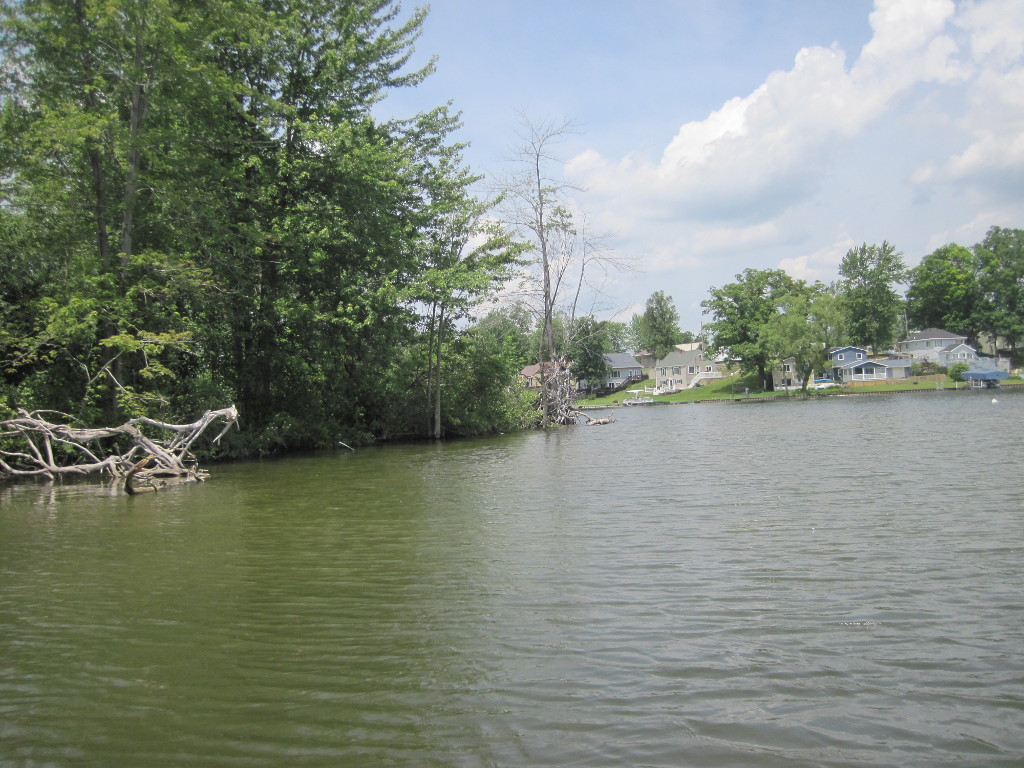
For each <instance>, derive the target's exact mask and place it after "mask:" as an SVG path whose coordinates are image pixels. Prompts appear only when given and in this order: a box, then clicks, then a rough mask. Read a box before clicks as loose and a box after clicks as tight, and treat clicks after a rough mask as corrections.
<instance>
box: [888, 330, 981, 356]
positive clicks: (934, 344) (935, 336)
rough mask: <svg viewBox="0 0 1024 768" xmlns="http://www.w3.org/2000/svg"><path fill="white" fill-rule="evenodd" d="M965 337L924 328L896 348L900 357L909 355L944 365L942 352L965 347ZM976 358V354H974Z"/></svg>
mask: <svg viewBox="0 0 1024 768" xmlns="http://www.w3.org/2000/svg"><path fill="white" fill-rule="evenodd" d="M966 344H967V337H966V336H964V335H963V334H960V333H950V332H949V331H944V330H942V329H941V328H925V329H924V330H923V331H915V332H914V333H912V334H910V335H909V336H908V337H907V338H905V339H904V340H903V341H901V342H899V343H898V344H897V345H896V346H897V348H898V349H899V351H900V354H902V355H910V356H911V357H913V358H914V359H915V360H918V361H924V360H929V361H931V362H933V363H939V364H940V365H945V361H944V360H943V359H942V358H943V357H944V354H943V350H952V349H954V348H956V347H958V346H960V345H964V346H966ZM972 351H973V350H972ZM975 356H977V352H975Z"/></svg>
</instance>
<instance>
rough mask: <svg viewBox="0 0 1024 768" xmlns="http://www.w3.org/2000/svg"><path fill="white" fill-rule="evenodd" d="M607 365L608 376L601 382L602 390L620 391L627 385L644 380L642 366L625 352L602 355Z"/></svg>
mask: <svg viewBox="0 0 1024 768" xmlns="http://www.w3.org/2000/svg"><path fill="white" fill-rule="evenodd" d="M604 361H605V363H607V365H608V375H607V376H605V380H604V381H603V382H601V385H602V386H603V388H604V389H612V390H616V389H622V388H623V387H624V386H626V385H627V384H635V383H636V382H638V381H642V380H643V378H644V370H643V366H642V365H640V363H639V361H638V360H637V359H636V358H635V357H634V356H633V355H630V354H628V353H626V352H610V353H609V354H607V355H604Z"/></svg>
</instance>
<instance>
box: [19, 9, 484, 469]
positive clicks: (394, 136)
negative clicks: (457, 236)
mask: <svg viewBox="0 0 1024 768" xmlns="http://www.w3.org/2000/svg"><path fill="white" fill-rule="evenodd" d="M2 14H3V15H2V25H3V26H2V30H0V32H2V46H3V55H4V61H5V65H6V70H5V71H6V74H7V75H8V77H7V88H6V90H5V91H4V92H3V112H2V118H0V119H2V123H0V131H2V135H3V139H4V141H3V142H0V196H2V198H0V202H2V205H0V230H2V234H3V235H4V238H3V242H0V255H2V256H3V257H4V258H5V264H23V265H24V266H25V267H26V268H25V269H23V270H19V273H18V274H16V275H12V274H10V273H8V272H6V270H3V271H2V272H5V274H2V275H0V320H2V321H3V331H2V332H0V356H2V364H3V369H2V370H3V384H2V386H3V394H4V396H5V397H6V398H7V399H8V400H9V401H10V402H12V403H17V404H19V405H27V406H28V405H32V406H42V407H58V408H61V409H62V410H68V411H74V412H76V413H78V414H79V415H82V416H86V417H89V416H97V415H99V414H98V409H99V408H101V407H102V408H106V409H107V410H108V413H109V411H110V409H111V408H112V404H113V403H114V400H113V398H112V397H111V395H112V393H115V392H116V394H117V396H118V399H117V401H116V403H117V406H118V407H119V408H120V409H122V410H129V411H133V412H135V411H138V410H140V409H142V410H150V409H153V408H166V409H169V410H170V411H172V412H173V411H175V409H177V411H178V412H181V411H182V410H187V411H189V412H190V413H191V412H192V411H193V410H194V409H195V408H196V406H197V404H198V403H202V402H204V401H208V400H210V399H214V400H218V401H220V402H217V403H216V405H218V406H221V405H223V404H224V400H228V401H229V402H234V403H236V404H237V405H238V406H239V410H240V411H241V413H242V416H243V423H244V424H245V426H246V431H245V432H244V433H242V434H240V435H237V436H236V435H234V434H233V435H230V436H229V438H228V439H230V440H232V441H234V446H235V448H236V449H238V450H240V451H266V450H277V449H287V448H290V447H303V446H317V445H330V444H334V443H335V442H336V440H337V439H338V438H339V437H341V438H343V439H346V440H350V439H359V438H361V437H366V438H368V437H370V436H372V435H375V434H395V433H398V432H401V431H402V430H403V429H405V426H404V425H401V424H398V423H397V422H396V416H395V414H405V415H409V414H408V413H407V412H406V411H405V410H404V407H403V406H404V403H405V400H406V399H407V396H408V391H407V389H406V390H403V389H402V387H401V386H399V384H400V383H401V382H407V381H408V379H409V378H410V377H409V370H408V368H407V367H405V366H404V363H405V362H409V361H412V362H415V361H416V360H417V357H416V352H417V344H418V342H419V337H418V335H417V333H416V329H417V320H418V317H417V311H416V310H417V309H418V307H419V305H416V304H415V303H413V302H411V301H410V296H412V295H413V294H416V292H417V291H420V289H421V288H422V287H423V286H427V285H430V286H433V289H436V291H435V292H433V293H429V292H428V293H427V294H424V293H422V292H420V293H419V296H420V297H421V298H422V299H423V300H424V301H426V302H427V304H425V305H423V306H430V307H434V309H439V307H440V306H441V304H440V303H439V302H442V303H443V301H444V300H443V299H442V298H441V296H442V294H441V293H440V292H437V291H440V290H441V289H450V291H451V292H450V293H449V303H448V304H447V306H446V308H445V310H444V312H443V313H441V312H438V313H437V314H435V315H433V317H434V320H435V322H434V324H433V325H432V327H433V328H434V330H435V334H434V336H433V337H432V338H433V341H432V342H427V343H425V344H424V346H425V347H427V348H428V350H429V351H430V354H427V355H423V359H424V360H426V359H427V358H428V357H429V358H430V359H432V360H434V368H433V369H432V370H433V371H434V372H436V370H437V365H436V361H437V359H438V358H437V355H438V353H439V351H440V350H442V349H444V348H445V347H444V338H443V334H439V333H436V331H439V330H442V329H444V330H446V331H448V332H450V331H451V325H450V324H448V320H447V319H446V317H447V318H449V319H450V318H451V317H453V315H455V314H460V313H462V312H463V310H462V309H461V308H456V307H455V305H456V304H459V306H460V307H461V306H462V305H463V303H465V302H468V301H470V299H469V298H468V296H470V295H477V294H479V292H480V291H483V290H485V289H484V288H483V287H482V286H481V285H480V284H479V283H476V282H474V281H475V280H476V279H477V278H480V277H481V275H482V274H487V273H488V269H490V268H491V267H494V268H495V269H497V264H495V263H494V262H493V261H491V259H490V256H485V255H484V253H483V252H479V253H475V252H474V250H473V248H470V249H468V250H467V249H463V250H462V252H461V253H462V257H463V258H462V260H463V261H466V260H467V259H468V260H469V261H470V262H471V264H472V267H471V268H468V267H467V265H466V264H463V266H462V267H459V266H458V265H456V264H454V263H446V262H444V258H445V257H444V243H445V240H444V237H443V236H442V235H441V233H442V232H444V231H452V225H453V222H454V221H455V220H456V219H457V218H458V214H457V213H456V212H457V211H458V210H460V209H462V208H461V207H462V206H464V205H469V204H468V203H467V198H468V195H467V191H466V190H467V188H468V185H469V184H470V183H471V180H472V177H471V176H469V175H468V173H465V172H464V171H463V170H462V168H461V164H460V163H459V162H458V161H457V156H458V147H457V145H453V144H452V142H451V138H450V137H451V135H452V131H453V130H454V129H455V127H456V126H457V124H458V122H457V116H454V115H452V114H450V113H449V112H448V110H447V109H446V108H439V109H437V110H433V111H431V112H427V113H424V114H420V115H416V116H414V117H411V118H409V119H405V120H392V121H380V120H377V119H376V118H375V116H374V106H375V105H376V104H377V103H378V102H379V101H380V99H381V98H383V96H384V95H385V94H386V93H387V92H388V91H389V90H391V89H394V88H401V87H408V86H414V85H416V84H418V83H419V82H420V81H421V80H422V79H423V78H424V77H425V76H426V75H427V74H429V71H430V69H431V65H428V66H427V67H424V68H422V69H418V70H411V71H409V70H408V69H407V63H408V60H409V56H410V54H411V52H412V45H413V43H414V41H415V39H416V37H417V36H418V34H419V32H420V28H421V25H422V23H423V20H424V17H425V11H416V12H414V13H412V14H411V15H409V16H408V17H406V18H404V19H403V18H400V9H399V5H398V3H397V2H396V1H395V0H336V1H332V2H325V1H324V0H282V1H281V2H273V3H270V2H260V3H238V2H234V1H233V0H209V2H203V3H193V2H186V0H104V2H98V1H97V0H67V1H65V0H59V1H58V0H24V2H7V3H4V5H3V6H2ZM470 207H471V206H470ZM457 228H458V227H457V226H455V229H457ZM474 248H475V243H474ZM464 268H466V272H465V273H464V274H463V273H461V272H460V270H462V269H464ZM427 272H430V273H431V278H430V279H428V280H424V279H423V275H424V274H425V273H427ZM451 302H454V303H451ZM427 335H428V336H429V335H430V334H429V333H428V334H427ZM454 340H456V339H454V337H453V341H454ZM431 355H432V357H431ZM472 359H473V360H477V361H478V360H479V358H477V357H473V358H472ZM433 381H434V383H435V384H436V383H437V377H436V376H434V378H433ZM435 392H436V390H435ZM90 409H92V410H91V411H90ZM171 415H173V414H168V416H169V417H170V416H171ZM108 418H114V416H113V415H109V416H108ZM416 418H419V415H416ZM418 423H422V422H418ZM241 441H244V442H241Z"/></svg>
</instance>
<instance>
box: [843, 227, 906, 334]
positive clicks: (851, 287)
mask: <svg viewBox="0 0 1024 768" xmlns="http://www.w3.org/2000/svg"><path fill="white" fill-rule="evenodd" d="M839 274H840V276H841V277H842V278H843V279H842V281H841V283H840V290H841V294H842V297H843V302H844V303H845V305H846V324H847V332H848V334H849V337H850V341H851V342H852V343H854V344H860V345H865V346H869V347H871V348H872V349H873V350H874V351H875V352H876V353H878V352H881V351H882V350H884V349H887V348H888V347H890V346H892V344H893V342H894V341H895V338H896V333H897V328H898V325H899V320H900V317H901V316H902V313H903V301H902V299H901V298H900V295H899V294H898V293H897V292H896V290H895V287H894V286H895V285H896V284H897V283H900V282H901V281H902V280H903V279H904V277H905V276H906V266H905V265H904V263H903V256H902V254H901V253H899V252H898V251H897V250H896V249H895V248H894V247H893V246H892V245H891V244H889V243H888V242H883V243H882V244H881V245H868V244H867V243H864V244H862V245H860V246H859V247H857V248H851V249H850V250H849V251H847V252H846V256H844V257H843V261H842V264H840V265H839Z"/></svg>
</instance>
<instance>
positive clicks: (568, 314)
mask: <svg viewBox="0 0 1024 768" xmlns="http://www.w3.org/2000/svg"><path fill="white" fill-rule="evenodd" d="M521 127H522V130H521V132H520V136H519V138H520V145H519V147H518V148H517V149H516V151H515V159H516V160H517V161H518V163H519V164H520V166H521V169H522V171H521V173H519V174H518V175H514V176H513V177H512V178H510V179H509V180H507V181H506V182H505V183H504V184H503V189H502V195H503V199H504V200H505V203H504V205H503V207H502V210H503V214H504V217H505V220H506V222H507V223H508V224H509V225H510V226H512V227H513V228H514V229H516V230H517V231H518V232H519V234H520V235H521V236H522V237H523V238H524V239H525V240H527V241H528V242H530V243H531V244H532V245H533V252H534V255H535V260H534V262H533V264H534V267H535V270H534V271H533V272H532V273H530V274H528V275H527V283H528V284H533V285H535V286H536V290H535V292H534V294H535V296H536V297H537V301H538V303H539V308H538V310H537V316H538V324H539V325H540V328H541V335H540V344H539V349H538V362H539V363H540V364H541V388H540V393H539V397H538V407H539V409H540V411H541V425H542V426H543V427H545V428H546V427H547V426H548V425H550V424H552V423H555V424H572V423H575V422H576V420H577V418H578V415H579V413H580V412H579V411H577V410H576V409H575V408H574V407H573V406H574V404H575V401H576V390H575V387H574V386H573V377H572V375H571V372H570V371H569V363H568V361H567V359H566V357H565V355H564V350H563V349H560V345H559V343H558V342H559V340H558V339H556V333H555V317H556V314H560V316H564V317H565V318H567V320H568V323H567V326H568V327H567V328H565V329H564V330H565V331H566V332H568V333H569V334H571V333H572V330H573V327H574V325H575V319H576V317H577V310H578V307H579V305H580V302H581V301H583V300H585V297H587V296H589V297H590V298H593V297H594V296H596V295H598V294H599V293H600V287H599V286H598V285H597V284H596V283H594V282H593V281H592V277H593V275H594V274H595V273H597V274H603V275H605V276H607V273H608V270H609V268H614V269H628V268H630V264H629V263H628V262H627V261H626V260H624V259H620V258H618V257H616V256H615V255H614V254H612V253H611V252H610V251H609V250H608V249H607V248H606V247H605V246H604V242H603V241H604V238H602V237H595V236H593V235H592V234H590V233H589V232H588V230H587V227H586V226H585V222H586V217H585V216H584V215H583V213H582V212H579V211H574V210H573V209H572V203H571V201H570V199H569V196H570V193H571V192H574V191H575V192H579V191H582V190H580V189H579V187H576V186H574V185H572V184H570V183H569V182H567V181H564V180H561V179H559V178H557V177H556V176H555V175H554V174H553V173H552V171H551V168H552V166H556V165H559V164H560V162H561V161H560V160H559V159H558V158H557V156H556V155H555V154H554V145H555V144H557V143H558V142H559V141H560V140H561V139H563V138H565V137H566V136H567V135H568V134H569V133H571V132H572V129H571V126H570V125H569V124H568V123H562V124H554V123H534V122H531V121H530V120H529V118H527V117H525V116H521ZM564 341H567V340H563V342H564Z"/></svg>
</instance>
